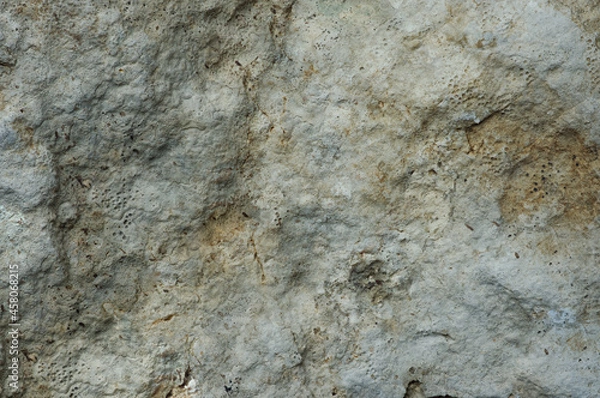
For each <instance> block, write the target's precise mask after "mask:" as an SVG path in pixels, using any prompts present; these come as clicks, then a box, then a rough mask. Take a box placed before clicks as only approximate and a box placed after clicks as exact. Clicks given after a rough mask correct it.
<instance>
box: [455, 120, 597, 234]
mask: <svg viewBox="0 0 600 398" xmlns="http://www.w3.org/2000/svg"><path fill="white" fill-rule="evenodd" d="M467 139H468V143H469V144H468V146H469V149H468V153H469V154H470V155H471V156H474V157H475V158H476V159H478V160H479V165H478V166H480V167H481V169H482V174H483V175H484V178H490V179H491V180H496V181H497V182H499V183H501V184H503V189H504V192H503V194H502V197H501V198H500V209H501V212H502V216H503V218H504V220H506V221H507V222H511V223H518V222H520V221H522V220H523V219H524V218H526V219H529V220H530V221H533V222H534V223H535V222H536V221H535V220H537V219H540V220H541V222H543V223H546V224H549V225H555V226H556V225H565V226H569V227H577V228H580V227H585V226H587V225H588V224H589V223H591V222H593V221H594V220H595V219H596V217H598V215H600V201H599V200H598V199H599V190H600V175H599V172H600V160H599V157H598V147H597V145H593V144H589V143H586V142H585V140H584V138H583V137H582V134H581V133H580V132H578V131H574V130H563V131H556V130H552V129H551V128H547V129H544V128H539V129H537V130H536V131H524V130H523V129H521V127H520V125H519V124H518V123H517V122H514V121H511V120H509V119H508V118H507V117H505V116H503V115H500V114H498V115H493V116H491V117H490V118H488V119H486V120H485V121H484V122H483V123H481V124H480V125H477V126H474V127H472V128H470V129H468V130H467Z"/></svg>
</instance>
